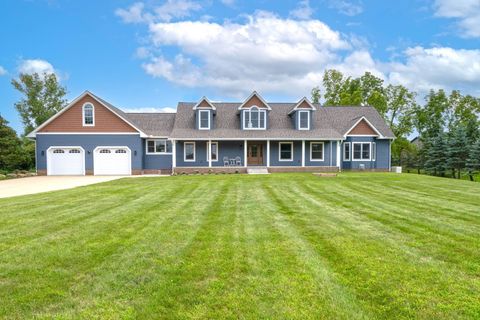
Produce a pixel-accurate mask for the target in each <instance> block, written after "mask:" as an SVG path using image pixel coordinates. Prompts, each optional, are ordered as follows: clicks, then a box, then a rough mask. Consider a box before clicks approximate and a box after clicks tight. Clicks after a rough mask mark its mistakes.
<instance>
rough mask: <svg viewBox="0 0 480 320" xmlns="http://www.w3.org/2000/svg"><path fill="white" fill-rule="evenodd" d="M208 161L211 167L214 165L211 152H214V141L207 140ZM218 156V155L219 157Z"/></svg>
mask: <svg viewBox="0 0 480 320" xmlns="http://www.w3.org/2000/svg"><path fill="white" fill-rule="evenodd" d="M207 147H208V148H207V161H208V167H209V168H211V167H212V159H211V158H212V157H211V154H212V142H211V141H207ZM217 158H218V157H217Z"/></svg>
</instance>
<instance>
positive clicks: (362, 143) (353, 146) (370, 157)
mask: <svg viewBox="0 0 480 320" xmlns="http://www.w3.org/2000/svg"><path fill="white" fill-rule="evenodd" d="M356 144H359V145H361V147H360V157H361V159H355V152H354V150H355V145H356ZM364 144H368V145H370V149H369V150H370V152H369V157H368V159H364V158H363V145H364ZM352 161H372V143H371V142H352Z"/></svg>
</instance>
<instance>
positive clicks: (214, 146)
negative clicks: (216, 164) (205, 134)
mask: <svg viewBox="0 0 480 320" xmlns="http://www.w3.org/2000/svg"><path fill="white" fill-rule="evenodd" d="M211 149H212V150H211V157H212V161H218V142H212V143H211ZM207 161H210V158H209V157H208V152H207Z"/></svg>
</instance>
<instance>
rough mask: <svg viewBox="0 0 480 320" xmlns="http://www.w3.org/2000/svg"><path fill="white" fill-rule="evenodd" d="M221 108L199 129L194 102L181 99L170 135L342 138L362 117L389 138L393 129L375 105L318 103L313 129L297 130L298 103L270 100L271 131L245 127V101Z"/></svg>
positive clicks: (244, 137)
mask: <svg viewBox="0 0 480 320" xmlns="http://www.w3.org/2000/svg"><path fill="white" fill-rule="evenodd" d="M213 104H214V105H215V107H216V108H217V111H216V115H215V120H214V128H213V129H212V130H196V129H195V112H194V111H193V110H192V108H193V107H194V106H195V103H193V102H180V103H179V104H178V107H177V114H176V116H175V124H174V126H173V131H172V133H171V134H170V137H172V138H173V139H208V138H212V139H215V138H216V139H229V138H230V139H249V138H258V139H267V138H268V139H289V138H290V139H303V138H305V139H342V138H343V136H344V134H345V133H346V131H347V130H348V129H350V128H351V127H352V126H353V125H354V124H355V123H356V122H357V121H358V120H359V119H361V118H362V117H365V118H366V119H367V120H368V121H369V122H370V123H371V124H372V125H373V126H375V128H376V129H377V130H378V131H379V132H380V133H381V134H382V135H383V136H384V137H385V138H393V137H394V135H393V133H392V131H391V130H390V129H389V128H388V126H387V125H386V124H385V121H384V120H383V118H382V117H381V116H380V114H379V113H378V112H377V110H375V109H374V108H372V107H321V106H320V105H318V104H316V105H315V107H316V108H317V111H315V116H314V119H313V121H314V122H313V126H312V127H313V128H312V130H308V131H307V130H295V129H294V127H293V123H292V121H291V118H290V117H289V116H288V115H287V114H288V112H289V111H290V110H291V109H292V108H293V107H294V106H295V104H294V103H269V105H270V107H271V108H272V110H271V111H270V112H269V128H268V130H241V129H240V116H239V111H238V107H239V106H240V105H241V103H213Z"/></svg>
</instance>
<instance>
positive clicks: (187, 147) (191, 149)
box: [183, 142, 195, 162]
mask: <svg viewBox="0 0 480 320" xmlns="http://www.w3.org/2000/svg"><path fill="white" fill-rule="evenodd" d="M183 161H186V162H195V142H185V143H184V144H183Z"/></svg>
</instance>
